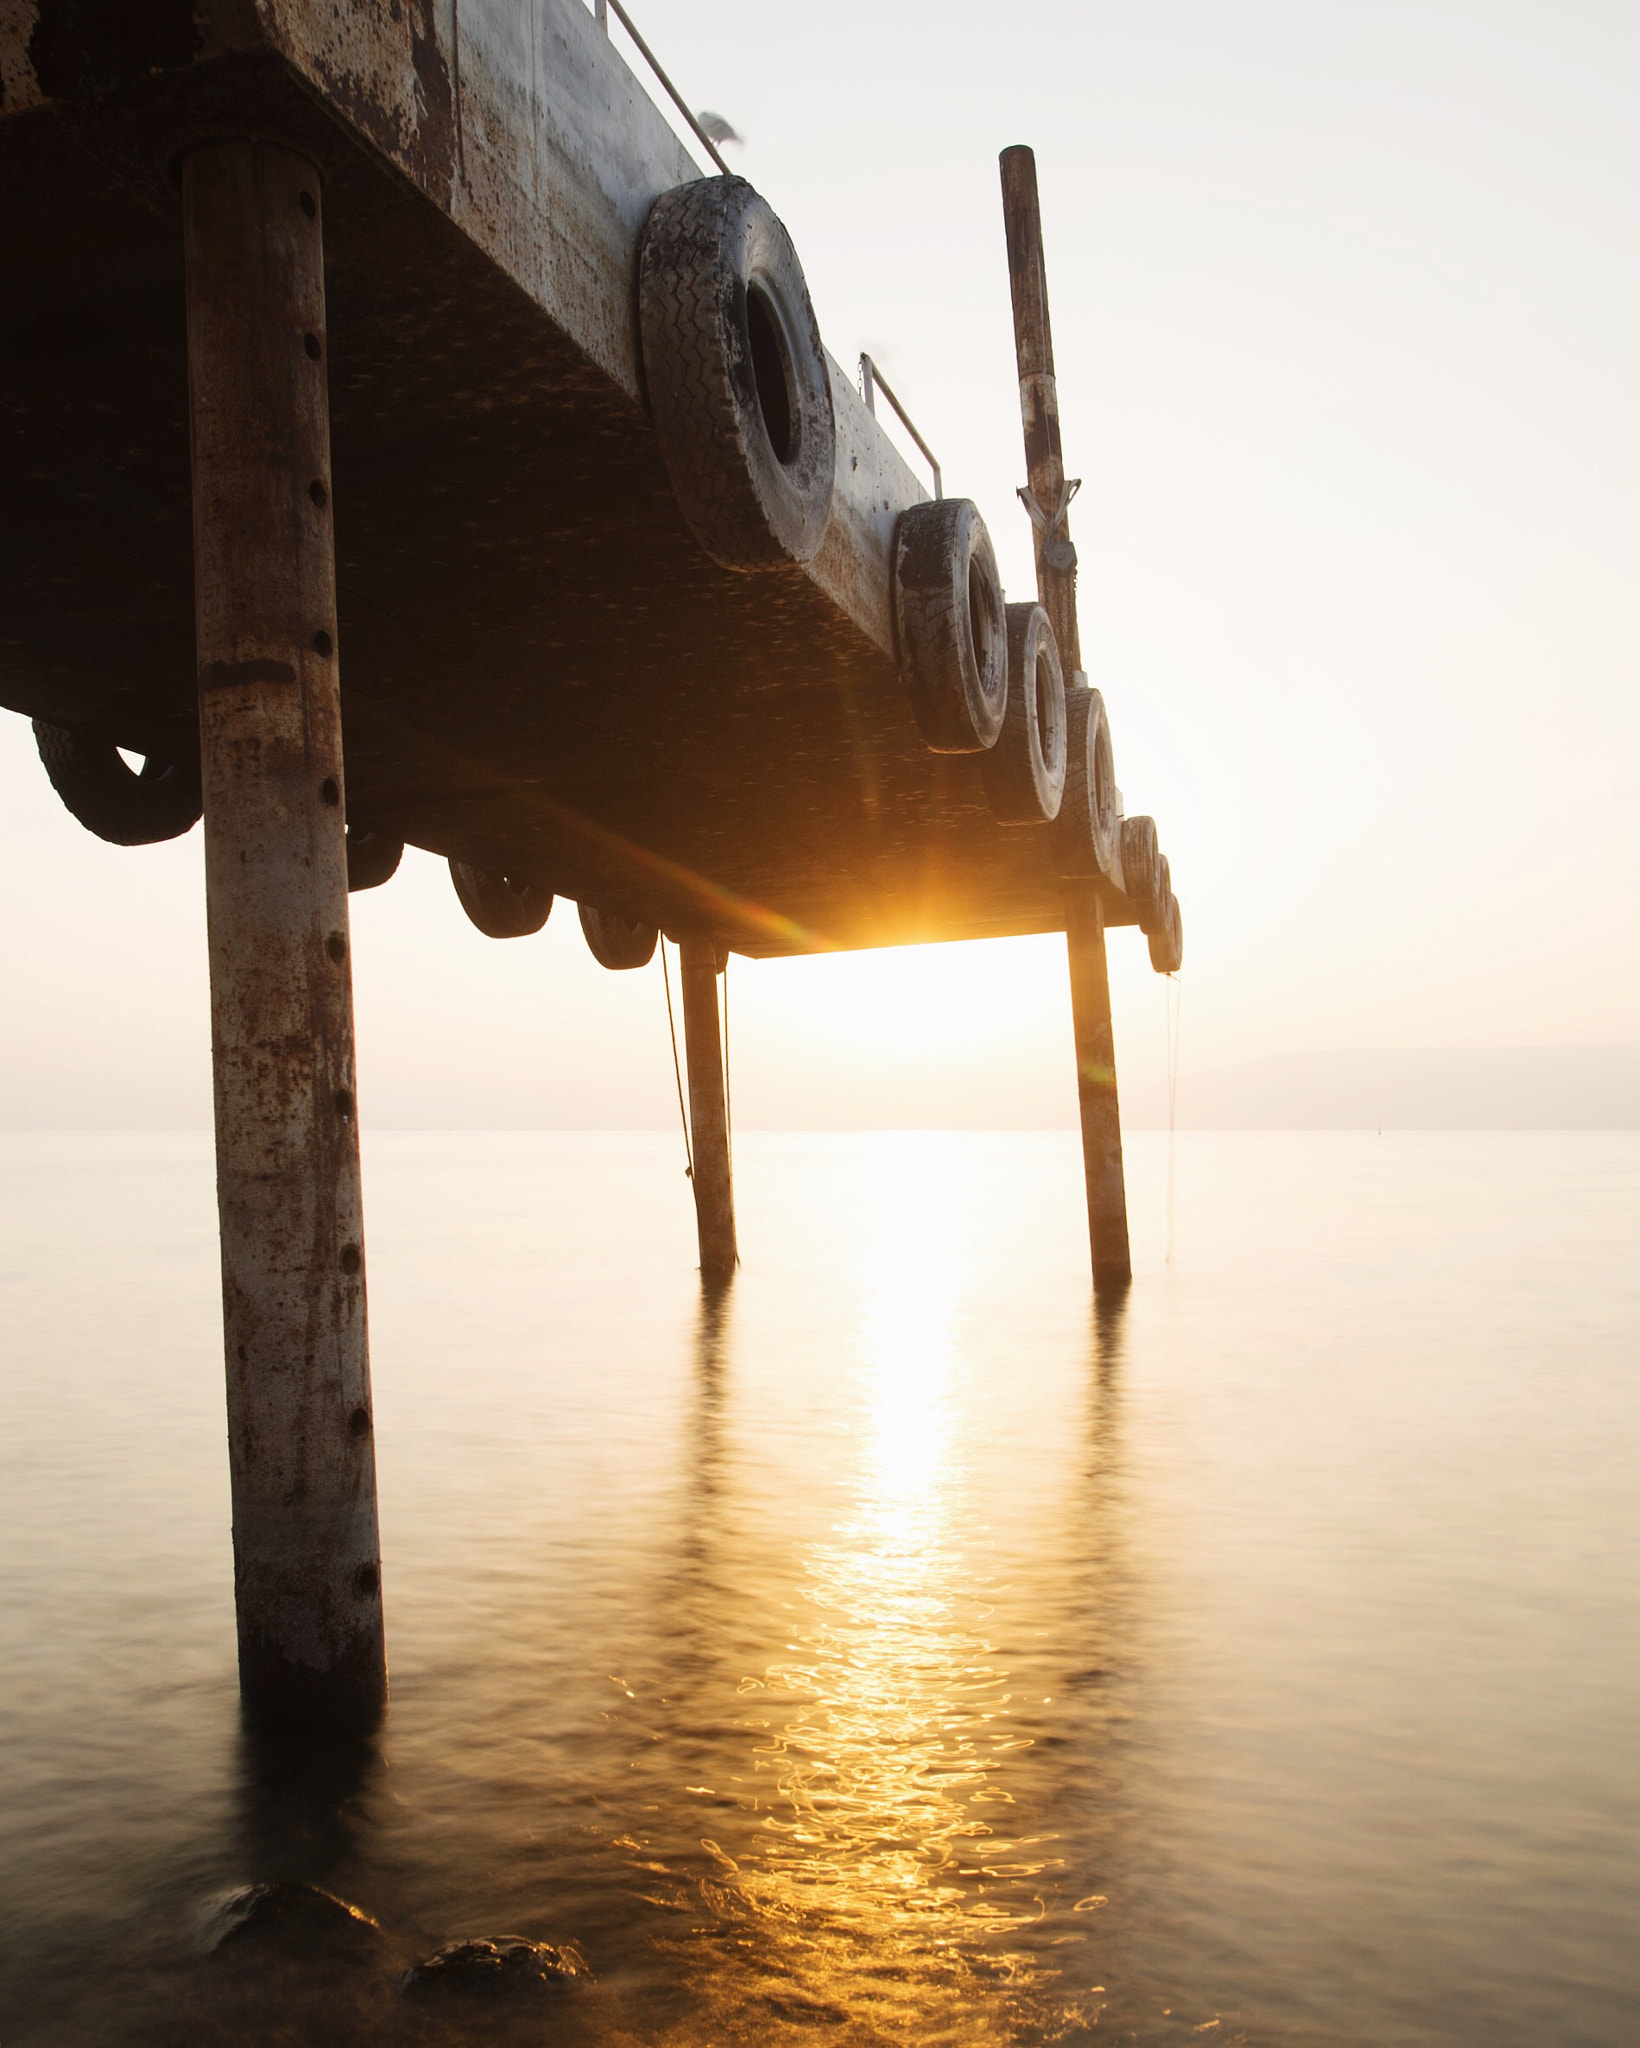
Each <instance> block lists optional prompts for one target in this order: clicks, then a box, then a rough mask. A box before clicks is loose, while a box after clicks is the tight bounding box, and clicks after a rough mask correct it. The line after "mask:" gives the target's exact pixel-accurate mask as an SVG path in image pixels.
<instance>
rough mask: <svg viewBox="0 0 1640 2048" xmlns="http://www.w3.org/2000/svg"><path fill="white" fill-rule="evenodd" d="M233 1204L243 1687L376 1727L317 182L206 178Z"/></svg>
mask: <svg viewBox="0 0 1640 2048" xmlns="http://www.w3.org/2000/svg"><path fill="white" fill-rule="evenodd" d="M182 194H183V216H184V233H185V237H186V254H187V301H188V385H189V404H190V414H191V425H192V446H193V515H194V576H195V608H196V623H197V635H198V657H199V705H200V751H201V765H202V770H203V780H204V795H205V888H206V910H207V919H208V925H209V934H210V958H211V1028H212V1043H213V1051H214V1057H215V1076H216V1158H217V1203H218V1209H219V1212H220V1217H221V1228H222V1300H223V1324H224V1335H225V1340H226V1353H227V1377H228V1455H229V1463H230V1468H231V1473H232V1485H233V1542H234V1592H235V1600H236V1605H237V1610H238V1620H239V1676H240V1689H241V1694H242V1697H243V1700H244V1703H245V1707H246V1710H247V1713H248V1714H249V1715H250V1717H251V1718H252V1719H253V1720H255V1721H256V1722H258V1723H263V1724H271V1725H274V1726H282V1725H286V1724H290V1725H296V1726H310V1727H317V1728H320V1729H325V1730H331V1731H335V1732H338V1733H340V1732H349V1731H357V1730H360V1729H363V1728H367V1727H369V1726H370V1725H371V1724H372V1723H373V1722H374V1721H375V1720H376V1719H377V1717H378V1716H379V1714H380V1711H381V1708H382V1705H383V1702H384V1700H385V1698H386V1692H387V1666H386V1659H385V1654H384V1649H383V1636H382V1601H381V1550H380V1543H379V1540H378V1537H377V1530H376V1462H375V1439H374V1430H373V1423H372V1416H371V1403H370V1371H369V1362H368V1356H367V1350H366V1336H365V1282H364V1233H363V1228H362V1212H361V1203H360V1189H359V1146H358V1113H357V1108H356V1094H355V1082H354V1069H353V988H352V968H351V963H350V957H349V946H348V917H347V852H346V845H345V839H344V831H345V827H344V816H345V813H344V807H343V801H342V797H343V787H342V733H341V700H340V692H339V687H338V680H337V666H336V567H335V548H334V541H333V536H332V531H331V510H330V422H329V403H328V396H327V384H326V367H325V344H326V335H325V305H324V260H323V258H324V251H323V238H322V232H321V227H320V216H319V202H320V196H321V186H320V180H319V177H318V174H317V172H316V171H315V169H314V167H313V166H312V164H310V163H308V162H307V161H306V160H305V159H304V158H302V157H301V156H299V155H297V154H295V153H294V152H293V151H291V150H288V149H284V148H281V147H279V146H278V145H276V144H274V143H271V142H266V141H251V140H243V141H240V140H234V141H220V142H210V143H205V144H201V145H200V146H198V147H196V148H195V149H193V150H192V151H191V152H190V153H189V154H188V156H187V157H186V158H185V159H184V162H183V169H182Z"/></svg>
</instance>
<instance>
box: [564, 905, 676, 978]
mask: <svg viewBox="0 0 1640 2048" xmlns="http://www.w3.org/2000/svg"><path fill="white" fill-rule="evenodd" d="M576 908H577V909H578V910H579V911H580V913H581V930H582V931H583V932H584V933H585V934H586V942H587V945H588V946H589V947H590V949H591V952H592V957H593V959H594V960H596V961H597V963H598V965H599V966H600V967H613V968H616V969H624V968H629V967H647V966H648V965H649V963H650V961H651V960H653V959H654V957H655V947H656V945H657V944H658V943H659V940H660V932H659V930H658V929H657V927H656V926H654V925H652V924H641V923H639V921H638V920H637V919H636V918H634V917H620V916H617V914H616V913H615V912H614V911H613V910H595V909H594V908H593V906H592V905H591V904H590V903H580V904H577V905H576Z"/></svg>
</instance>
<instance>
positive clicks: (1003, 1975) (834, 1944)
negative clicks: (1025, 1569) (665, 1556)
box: [706, 1134, 1057, 2040]
mask: <svg viewBox="0 0 1640 2048" xmlns="http://www.w3.org/2000/svg"><path fill="white" fill-rule="evenodd" d="M875 1194H876V1217H875V1227H874V1229H873V1230H872V1232H871V1233H870V1240H871V1243H872V1247H873V1253H872V1258H873V1263H872V1267H871V1272H870V1278H869V1282H868V1286H867V1289H866V1294H865V1301H864V1307H863V1313H862V1315H861V1318H860V1322H859V1327H858V1337H857V1344H856V1348H855V1354H854V1356H853V1358H852V1359H851V1360H850V1361H849V1374H848V1377H849V1380H850V1382H851V1384H850V1385H849V1387H848V1389H847V1391H848V1393H849V1395H851V1396H852V1414H853V1418H854V1421H855V1423H856V1425H857V1429H856V1434H855V1437H854V1439H853V1441H854V1446H855V1450H854V1456H853V1460H852V1470H851V1472H850V1474H849V1486H848V1492H849V1495H850V1498H849V1500H848V1505H847V1507H846V1509H845V1510H844V1512H843V1513H842V1514H841V1515H840V1517H839V1519H838V1521H837V1523H836V1524H835V1526H834V1528H833V1529H832V1530H831V1531H830V1532H829V1533H828V1535H827V1536H826V1538H825V1539H824V1540H819V1541H814V1542H811V1543H810V1544H808V1545H807V1546H805V1548H804V1549H803V1550H802V1552H801V1553H800V1556H799V1560H798V1574H797V1581H796V1598H795V1601H794V1603H793V1605H794V1613H793V1619H792V1626H791V1636H790V1641H789V1644H788V1646H787V1650H786V1653H785V1654H784V1655H783V1656H782V1657H780V1658H778V1659H777V1660H775V1661H774V1662H772V1663H770V1664H769V1665H768V1666H767V1667H766V1668H765V1669H763V1670H761V1671H758V1672H755V1673H748V1674H747V1675H746V1676H744V1677H743V1678H742V1679H741V1681H740V1684H739V1688H738V1690H739V1694H740V1698H741V1701H742V1703H743V1708H744V1720H743V1726H744V1728H745V1730H746V1732H747V1733H748V1734H749V1735H750V1736H751V1737H752V1770H751V1775H750V1784H749V1786H748V1788H747V1789H748V1790H749V1791H750V1792H751V1795H752V1803H753V1804H754V1806H755V1808H756V1809H757V1811H758V1825H757V1826H756V1827H755V1829H753V1830H752V1831H751V1832H750V1833H749V1834H748V1836H747V1837H746V1838H745V1840H743V1841H742V1842H741V1843H740V1844H739V1845H738V1853H736V1854H731V1853H730V1851H729V1849H728V1848H726V1847H725V1846H724V1845H723V1844H721V1843H718V1842H716V1841H710V1840H709V1841H708V1842H707V1844H706V1847H707V1849H708V1851H709V1852H710V1853H711V1854H712V1856H713V1858H714V1862H715V1866H716V1875H715V1876H714V1878H713V1879H712V1880H710V1881H709V1883H708V1886H707V1891H708V1903H709V1904H710V1905H711V1906H712V1907H713V1908H714V1909H715V1910H716V1913H717V1914H718V1916H719V1928H720V1930H721V1931H722V1932H723V1933H724V1934H726V1935H727V1936H728V1938H729V1942H730V1944H731V1946H733V1945H734V1944H735V1943H736V1942H737V1941H738V1942H739V1943H741V1944H742V1952H741V1953H740V1954H739V1955H738V1956H737V1957H736V1960H738V1961H740V1962H741V1963H742V1964H746V1965H750V1966H751V1967H752V1968H753V1969H754V1971H756V1973H757V1974H758V1975H760V1976H762V1977H764V1978H765V1980H766V1981H767V1980H770V1979H778V1980H779V1981H780V1984H781V1986H782V1987H783V1989H782V1992H781V1994H780V1995H779V1996H778V1997H774V1998H772V1999H766V2002H767V2003H772V2004H773V2005H774V2006H775V2008H776V2010H777V2011H781V2012H784V2013H786V2014H787V2015H788V2016H790V2017H796V2018H805V2017H806V2018H814V2017H819V2016H825V2017H827V2018H837V2017H840V2016H842V2015H843V2014H846V2015H847V2016H848V2017H849V2019H850V2020H852V2021H853V2022H854V2023H855V2024H856V2025H857V2026H858V2027H860V2028H861V2029H862V2031H863V2032H865V2033H867V2034H871V2033H874V2032H875V2029H876V2027H878V2026H889V2027H892V2026H894V2025H896V2024H899V2025H912V2024H914V2026H915V2030H916V2035H917V2038H920V2039H923V2040H928V2039H936V2038H940V2037H941V2035H942V2034H943V2033H944V2032H945V2031H947V2030H948V2029H949V2030H951V2031H953V2032H956V2033H960V2034H961V2036H962V2037H963V2038H965V2039H979V2038H985V2037H986V2036H987V2035H988V2034H989V2033H990V2032H991V2031H993V2030H994V2031H996V2032H997V2033H999V2034H1007V2035H1009V2036H1010V2037H1011V2035H1012V2028H1011V2027H1010V2026H1009V2024H1008V2022H1009V2012H1008V2007H1009V2006H1010V2004H1011V2003H1012V2001H1011V2000H1010V1999H1008V1998H1004V1999H1003V2000H1001V2001H998V1999H997V1997H996V1987H997V1982H998V1980H999V1979H1001V1980H1003V1981H1004V1983H1005V1985H1006V1986H1007V1987H1008V1988H1010V1989H1012V1990H1016V1991H1020V1992H1023V1991H1024V1990H1025V1989H1026V1988H1027V1986H1028V1985H1029V1984H1030V1982H1031V1981H1032V1980H1033V1978H1034V1976H1035V1974H1036V1971H1035V1966H1034V1964H1033V1962H1032V1960H1031V1958H1029V1957H1028V1956H1027V1955H1026V1954H1024V1953H1022V1952H1020V1951H1019V1950H1018V1949H1017V1948H1016V1947H1015V1946H1013V1945H1012V1943H1011V1941H1010V1937H1011V1936H1012V1935H1013V1934H1014V1932H1015V1931H1016V1930H1017V1929H1019V1928H1020V1927H1022V1926H1024V1925H1026V1924H1028V1923H1030V1922H1032V1921H1035V1920H1037V1919H1039V1918H1040V1917H1041V1915H1042V1912H1043V1903H1042V1895H1041V1880H1042V1879H1043V1877H1044V1875H1045V1874H1046V1873H1047V1872H1048V1871H1049V1870H1050V1869H1052V1868H1054V1867H1056V1866H1057V1857H1056V1855H1055V1845H1054V1842H1053V1840H1052V1839H1051V1838H1047V1837H1044V1836H1042V1835H1040V1834H1038V1835H1034V1836H1027V1837H1021V1835H1020V1834H1019V1833H1017V1832H1016V1828H1015V1825H1014V1822H1013V1813H1012V1810H1013V1807H1014V1804H1015V1801H1014V1795H1013V1794H1012V1793H1011V1791H1010V1789H1009V1775H1010V1773H1009V1764H1010V1760H1011V1759H1015V1758H1016V1757H1017V1755H1018V1753H1019V1751H1020V1750H1021V1749H1023V1748H1025V1747H1028V1742H1027V1740H1026V1738H1024V1737H1022V1736H1021V1735H1020V1733H1019V1732H1018V1730H1017V1728H1016V1726H1015V1723H1014V1721H1013V1719H1012V1714H1011V1704H1012V1696H1011V1694H1010V1690H1009V1684H1010V1680H1009V1671H1008V1669H1007V1667H1006V1666H1005V1664H1004V1663H1003V1661H1002V1659H1001V1657H1000V1655H999V1650H998V1646H997V1644H996V1643H995V1642H993V1641H992V1640H991V1639H990V1638H989V1636H988V1635H987V1633H986V1623H987V1621H988V1619H989V1618H990V1616H991V1613H992V1608H991V1605H990V1602H989V1600H988V1598H987V1593H988V1582H987V1573H988V1571H989V1569H990V1560H989V1556H988V1546H989V1538H988V1534H987V1532H985V1531H984V1530H983V1529H977V1528H974V1527H973V1526H971V1525H969V1524H967V1523H965V1509H966V1508H967V1506H968V1504H969V1500H970V1495H969V1489H968V1485H967V1478H968V1475H967V1473H966V1471H965V1469H964V1443H965V1430H967V1429H970V1428H971V1427H972V1422H971V1418H969V1417H968V1416H966V1415H965V1412H964V1400H963V1386H962V1375H963V1362H962V1358H961V1350H960V1342H959V1339H960V1335H961V1325H962V1316H963V1282H964V1274H963V1272H962V1271H961V1270H959V1240H958V1233H957V1231H956V1229H955V1227H954V1219H953V1217H952V1215H951V1214H950V1207H951V1195H950V1187H949V1177H948V1174H947V1172H946V1170H945V1161H944V1145H943V1143H942V1141H941V1140H940V1139H939V1138H938V1137H936V1136H933V1135H930V1136H928V1137H924V1136H922V1135H920V1134H907V1135H905V1136H903V1137H899V1138H895V1139H885V1140H884V1141H883V1145H882V1149H881V1151H880V1153H879V1158H878V1175H877V1182H876V1190H875ZM743 1782H744V1781H743ZM979 1978H983V1979H984V1980H985V1981H986V1983H987V1985H988V1987H990V1997H989V1999H988V2001H987V2006H986V2010H985V2011H984V2013H982V2012H981V2011H979V2010H977V2009H976V2008H975V2007H974V2006H973V2005H971V2004H968V2003H967V2002H966V1997H965V1994H966V1992H967V1991H969V1990H971V1989H972V1988H974V1987H975V1983H976V1980H977V1979H979ZM721 1988H722V1989H723V1990H727V1986H724V1987H721ZM794 1997H795V2000H796V2004H795V2006H794V2003H793V2000H794ZM942 2008H944V2009H943V2010H942Z"/></svg>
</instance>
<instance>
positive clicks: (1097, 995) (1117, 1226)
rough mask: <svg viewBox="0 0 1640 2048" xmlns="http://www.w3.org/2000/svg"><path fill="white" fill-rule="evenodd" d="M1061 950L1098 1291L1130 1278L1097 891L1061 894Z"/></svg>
mask: <svg viewBox="0 0 1640 2048" xmlns="http://www.w3.org/2000/svg"><path fill="white" fill-rule="evenodd" d="M1065 950H1066V952H1067V954H1068V955H1069V957H1070V970H1071V1019H1072V1024H1073V1026H1074V1029H1075V1033H1076V1097H1077V1105H1078V1108H1079V1109H1080V1111H1081V1118H1082V1170H1083V1173H1084V1175H1085V1176H1086V1179H1087V1189H1088V1240H1089V1244H1090V1246H1091V1249H1092V1252H1093V1280H1094V1286H1095V1287H1096V1288H1106V1287H1124V1286H1126V1284H1127V1283H1128V1281H1129V1280H1131V1279H1132V1277H1133V1260H1132V1256H1131V1254H1130V1253H1129V1250H1128V1224H1127V1188H1126V1184H1125V1182H1124V1179H1123V1174H1122V1115H1121V1109H1120V1106H1119V1104H1118V1102H1117V1097H1116V1040H1115V1037H1114V1034H1113V1033H1112V1030H1111V1021H1110V978H1109V976H1108V974H1107V973H1106V968H1105V913H1104V910H1103V908H1102V907H1101V905H1100V901H1099V893H1098V888H1097V885H1096V884H1094V883H1092V882H1089V883H1086V884H1072V885H1071V886H1070V887H1069V888H1068V889H1067V890H1066V892H1065Z"/></svg>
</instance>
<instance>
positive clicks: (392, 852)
mask: <svg viewBox="0 0 1640 2048" xmlns="http://www.w3.org/2000/svg"><path fill="white" fill-rule="evenodd" d="M403 858H404V841H403V840H402V839H389V838H387V836H386V835H385V834H384V833H381V832H366V831H363V830H361V828H360V827H359V826H357V825H349V826H348V828H347V886H348V890H349V893H350V894H354V895H356V894H357V893H358V891H359V890H361V889H379V888H380V887H381V885H382V884H383V882H390V881H392V879H393V877H394V876H395V875H396V874H397V873H398V871H399V862H400V861H401V860H403Z"/></svg>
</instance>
